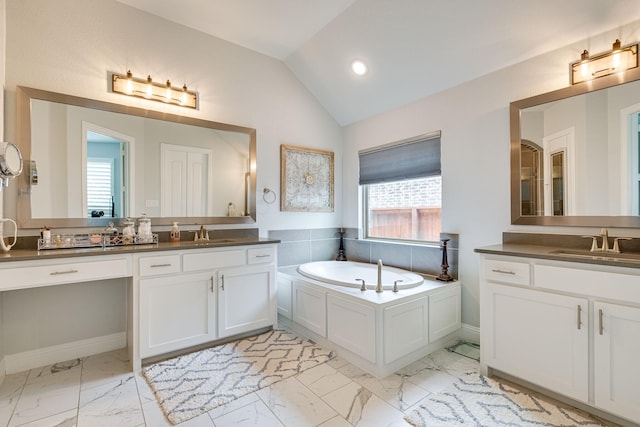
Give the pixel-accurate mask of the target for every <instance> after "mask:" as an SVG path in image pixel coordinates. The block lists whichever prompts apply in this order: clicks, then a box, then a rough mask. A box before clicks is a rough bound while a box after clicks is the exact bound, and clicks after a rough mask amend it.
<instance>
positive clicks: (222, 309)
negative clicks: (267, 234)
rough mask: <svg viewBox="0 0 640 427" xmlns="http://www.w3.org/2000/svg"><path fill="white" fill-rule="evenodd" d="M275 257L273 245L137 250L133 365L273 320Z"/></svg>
mask: <svg viewBox="0 0 640 427" xmlns="http://www.w3.org/2000/svg"><path fill="white" fill-rule="evenodd" d="M275 261H276V247H275V245H259V247H245V246H234V247H229V248H209V249H193V250H191V249H190V250H181V251H167V252H163V253H162V254H157V253H150V254H140V255H135V260H134V264H136V265H137V270H136V271H135V274H134V282H136V283H137V285H138V298H139V299H138V303H137V304H134V307H136V306H137V307H139V311H138V322H137V325H138V327H137V332H138V337H137V342H138V344H139V345H138V347H139V352H138V357H136V356H135V352H134V367H135V366H136V360H137V361H138V364H139V363H140V359H144V358H147V357H151V356H157V355H160V354H163V353H167V352H171V351H176V350H181V349H184V348H188V347H191V346H194V345H198V344H203V343H206V342H210V341H214V340H216V339H220V338H226V337H229V336H232V335H237V334H241V333H245V332H250V331H253V330H258V329H260V328H263V327H269V326H273V325H275V324H276V320H277V319H276V292H275V269H276V267H275V265H276V264H275ZM134 318H135V312H134ZM134 323H135V322H134ZM135 342H136V339H135V338H134V343H135ZM134 346H135V344H134Z"/></svg>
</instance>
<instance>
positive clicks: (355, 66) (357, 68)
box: [351, 59, 369, 76]
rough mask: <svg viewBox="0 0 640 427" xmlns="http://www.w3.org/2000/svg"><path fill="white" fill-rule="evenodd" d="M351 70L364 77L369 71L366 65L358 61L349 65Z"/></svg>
mask: <svg viewBox="0 0 640 427" xmlns="http://www.w3.org/2000/svg"><path fill="white" fill-rule="evenodd" d="M351 69H352V70H353V72H354V73H356V75H358V76H364V75H365V74H367V71H369V68H368V67H367V64H365V63H364V62H362V61H360V60H359V59H356V60H355V61H353V62H352V63H351Z"/></svg>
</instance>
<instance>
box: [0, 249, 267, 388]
mask: <svg viewBox="0 0 640 427" xmlns="http://www.w3.org/2000/svg"><path fill="white" fill-rule="evenodd" d="M229 242H231V240H227V241H225V243H215V242H212V243H207V244H204V245H194V244H193V243H192V242H183V243H180V244H169V243H160V244H157V245H154V246H148V245H144V246H130V247H126V246H125V247H118V248H111V249H108V250H102V249H89V250H75V249H71V250H52V251H41V252H37V251H35V250H34V251H31V250H14V251H12V252H11V254H10V255H8V256H5V257H3V258H0V276H1V277H2V280H1V281H0V292H1V291H13V290H20V289H27V288H38V287H49V286H54V285H66V284H74V283H75V284H77V286H82V285H83V284H85V283H86V284H87V285H91V284H92V283H93V282H97V281H102V280H104V279H122V281H124V287H122V286H123V283H122V282H119V283H118V286H120V289H122V292H123V293H125V292H126V298H124V295H123V299H122V301H125V299H126V303H125V305H126V306H127V307H126V308H123V310H122V312H123V314H125V315H126V317H127V318H126V320H124V321H123V322H124V324H125V325H126V330H123V331H122V332H121V333H118V334H115V335H116V336H115V337H114V339H113V340H112V341H111V342H109V343H104V342H102V341H103V337H96V338H95V339H93V340H94V341H101V340H102V341H101V343H100V346H96V345H95V343H94V344H93V347H91V346H85V347H82V346H79V345H78V342H71V343H66V344H61V345H58V346H56V348H55V349H53V348H41V349H37V350H33V351H30V352H29V353H30V354H32V355H33V357H31V358H29V357H25V354H24V353H19V354H5V355H3V356H4V357H0V379H1V378H2V377H3V376H4V374H5V372H6V373H15V372H20V371H24V370H27V369H31V368H35V367H39V366H43V365H46V364H51V363H56V362H61V361H64V360H68V359H69V358H76V357H83V356H87V355H89V354H94V353H96V352H102V351H109V350H115V349H118V348H123V347H125V346H126V347H127V348H128V352H129V358H130V362H131V364H132V366H133V369H135V370H138V369H140V368H141V366H142V361H143V359H145V358H149V357H159V356H162V355H164V354H166V353H170V352H176V351H180V350H185V349H188V348H190V347H192V346H197V345H203V344H208V343H211V344H212V345H213V344H215V342H216V341H218V340H220V341H221V340H223V339H224V340H226V339H228V338H230V337H233V336H242V335H246V334H249V333H253V332H260V331H262V330H265V329H268V328H271V327H277V303H276V264H277V251H276V244H277V243H278V241H277V240H267V239H260V238H255V239H246V238H243V239H238V240H237V242H232V243H229ZM51 321H52V322H55V319H51ZM96 321H99V319H96ZM2 326H3V327H5V328H6V327H9V326H10V325H2ZM14 332H15V333H18V332H17V331H11V332H10V333H14ZM85 341H91V339H90V340H85ZM45 362H46V363H45Z"/></svg>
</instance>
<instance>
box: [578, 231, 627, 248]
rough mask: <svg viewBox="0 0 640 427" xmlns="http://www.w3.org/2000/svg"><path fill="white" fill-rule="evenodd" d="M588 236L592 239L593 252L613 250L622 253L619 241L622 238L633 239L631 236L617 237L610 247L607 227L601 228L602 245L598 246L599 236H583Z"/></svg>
mask: <svg viewBox="0 0 640 427" xmlns="http://www.w3.org/2000/svg"><path fill="white" fill-rule="evenodd" d="M582 237H587V238H590V239H593V240H592V243H591V252H613V253H616V254H619V253H621V252H622V251H621V250H620V244H619V243H618V242H619V241H620V240H631V238H630V237H616V238H614V239H613V248H609V231H608V230H607V229H606V228H601V229H600V237H602V246H601V247H598V236H582Z"/></svg>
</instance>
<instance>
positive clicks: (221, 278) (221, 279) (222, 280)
mask: <svg viewBox="0 0 640 427" xmlns="http://www.w3.org/2000/svg"><path fill="white" fill-rule="evenodd" d="M220 281H221V282H222V290H223V291H224V274H223V275H222V276H220Z"/></svg>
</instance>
